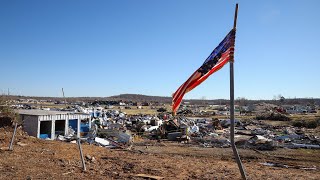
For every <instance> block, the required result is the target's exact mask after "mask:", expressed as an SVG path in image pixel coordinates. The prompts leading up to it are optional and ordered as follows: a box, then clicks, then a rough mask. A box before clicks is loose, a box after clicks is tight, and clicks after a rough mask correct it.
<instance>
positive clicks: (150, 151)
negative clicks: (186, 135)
mask: <svg viewBox="0 0 320 180" xmlns="http://www.w3.org/2000/svg"><path fill="white" fill-rule="evenodd" d="M12 132H13V129H12V128H0V147H1V150H0V179H142V178H141V177H137V174H146V175H154V176H159V177H163V178H164V179H240V174H239V170H238V167H237V164H236V163H235V161H234V159H233V156H232V150H231V148H202V147H199V146H196V145H188V144H179V143H174V142H166V141H163V142H156V141H150V140H146V141H140V142H138V143H136V144H135V145H133V146H132V148H131V150H122V149H121V150H120V149H106V148H104V147H98V146H94V145H87V144H83V145H82V148H83V152H84V155H85V156H88V155H89V156H91V158H90V157H88V158H86V167H87V171H85V172H83V171H82V166H81V160H80V154H79V150H78V146H77V145H76V144H71V143H66V142H58V141H48V140H41V139H36V138H33V137H30V136H28V135H26V134H25V133H24V132H23V131H22V130H21V129H19V130H18V132H17V136H16V138H15V143H14V149H13V151H8V150H7V148H8V145H9V141H10V139H11V136H12ZM319 152H320V151H319V150H309V149H295V150H293V149H278V150H276V151H254V150H249V149H240V150H239V153H240V156H241V158H242V160H243V165H244V167H245V169H246V171H247V175H248V178H249V179H320V154H319ZM92 157H94V158H92ZM90 159H91V160H90ZM266 162H269V163H275V164H278V167H270V166H266V165H263V164H261V163H266Z"/></svg>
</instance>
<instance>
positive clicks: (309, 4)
mask: <svg viewBox="0 0 320 180" xmlns="http://www.w3.org/2000/svg"><path fill="white" fill-rule="evenodd" d="M236 2H239V14H238V24H237V37H236V52H235V97H236V98H237V97H246V98H248V99H272V98H273V97H274V96H278V95H279V94H281V95H283V96H284V97H286V98H289V97H291V98H293V97H314V98H319V97H320V95H319V92H320V83H319V81H318V80H319V70H318V69H319V67H320V61H319V60H320V46H319V42H320V36H319V32H320V20H319V19H320V13H319V7H320V1H317V0H314V1H312V0H308V1H300V0H299V1H298V0H281V1H278V0H274V1H271V0H270V1H253V0H251V1H241V0H239V1H231V0H230V1H222V0H221V1H218V0H216V1H212V0H207V1H205V0H200V1H195V0H192V1H191V0H162V1H156V0H155V1H150V0H136V1H131V0H126V1H125V0H108V1H102V0H101V1H82V0H68V1H65V0H61V1H59V0H55V1H53V0H51V1H49V0H47V1H43V0H38V1H35V0H28V1H23V0H21V1H15V0H1V1H0V63H1V71H0V93H6V92H7V89H8V88H9V89H10V92H11V93H12V94H18V95H29V96H61V88H62V87H63V88H64V90H65V94H66V96H69V97H71V96H103V97H105V96H112V95H118V94H123V93H134V94H146V95H159V96H171V94H172V93H173V92H174V91H175V90H176V89H177V88H178V87H179V86H180V85H181V84H182V83H183V82H184V81H185V80H186V79H187V78H188V77H189V76H190V75H191V74H192V73H193V72H194V71H195V70H196V69H197V68H198V67H200V66H201V64H202V63H203V61H204V60H205V59H206V58H207V56H208V55H209V54H210V52H211V51H212V50H213V49H214V48H215V47H216V46H217V45H218V44H219V42H220V41H221V40H222V39H223V38H224V36H225V35H226V34H227V33H228V32H229V31H230V29H231V28H232V26H233V16H234V8H235V4H236ZM185 98H187V99H190V98H205V99H218V98H225V99H228V98H229V65H228V64H227V65H226V66H225V67H224V68H222V69H221V70H220V71H218V72H216V73H214V74H213V75H212V76H210V77H209V78H208V80H206V81H205V82H204V83H202V84H201V85H200V86H198V87H197V88H195V89H194V90H193V91H191V92H189V93H188V94H186V96H185Z"/></svg>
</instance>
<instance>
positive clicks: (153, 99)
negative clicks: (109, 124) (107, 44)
mask: <svg viewBox="0 0 320 180" xmlns="http://www.w3.org/2000/svg"><path fill="white" fill-rule="evenodd" d="M2 99H7V100H18V99H36V100H51V101H53V102H56V101H64V100H65V99H66V100H67V101H68V102H69V103H70V102H89V103H92V102H95V101H100V102H103V101H108V102H110V101H111V102H147V103H164V104H171V101H172V98H171V97H163V96H147V95H140V94H120V95H117V96H110V97H66V98H63V97H35V96H6V95H3V96H2ZM183 102H188V103H189V104H200V105H213V104H215V105H228V104H229V100H228V99H215V100H203V99H190V100H188V99H185V100H184V101H183ZM257 103H270V104H277V105H281V104H286V105H294V104H301V105H320V98H293V99H281V100H249V99H245V98H237V99H235V104H239V105H251V104H257Z"/></svg>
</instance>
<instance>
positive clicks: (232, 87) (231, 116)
mask: <svg viewBox="0 0 320 180" xmlns="http://www.w3.org/2000/svg"><path fill="white" fill-rule="evenodd" d="M237 17H238V3H237V4H236V10H235V13H234V24H233V29H234V30H236V27H237ZM233 62H234V59H232V60H231V61H230V121H231V126H230V141H231V147H232V151H233V154H234V157H235V159H236V162H237V164H238V167H239V170H240V173H241V176H242V179H247V177H246V173H245V170H244V168H243V166H242V163H241V159H240V157H239V153H238V150H237V147H236V145H235V143H234V73H233Z"/></svg>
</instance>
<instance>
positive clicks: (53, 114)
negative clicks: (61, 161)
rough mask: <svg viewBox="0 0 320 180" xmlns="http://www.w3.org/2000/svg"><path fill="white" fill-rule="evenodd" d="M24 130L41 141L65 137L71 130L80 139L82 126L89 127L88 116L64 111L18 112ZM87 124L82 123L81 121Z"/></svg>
mask: <svg viewBox="0 0 320 180" xmlns="http://www.w3.org/2000/svg"><path fill="white" fill-rule="evenodd" d="M18 114H19V116H20V119H21V120H22V122H23V127H24V130H25V131H26V132H27V133H28V134H29V135H30V136H34V137H37V138H42V139H52V140H54V139H56V137H57V136H58V135H63V136H65V135H67V134H69V133H70V132H68V131H69V129H70V128H71V129H72V130H73V131H74V132H75V135H76V136H77V137H80V132H81V131H82V129H83V127H84V125H85V126H86V127H91V121H90V120H89V119H90V115H89V114H83V113H74V112H66V111H46V110H18ZM85 120H87V122H85V123H83V122H81V121H85Z"/></svg>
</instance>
